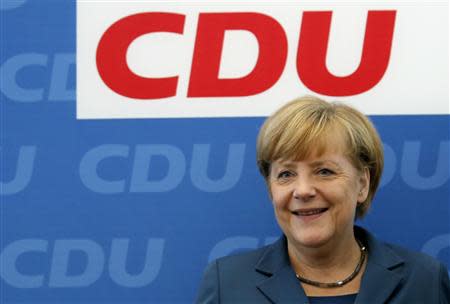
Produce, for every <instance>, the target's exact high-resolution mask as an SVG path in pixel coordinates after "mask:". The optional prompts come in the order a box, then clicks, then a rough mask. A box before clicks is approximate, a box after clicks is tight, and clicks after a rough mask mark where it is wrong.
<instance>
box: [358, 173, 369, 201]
mask: <svg viewBox="0 0 450 304" xmlns="http://www.w3.org/2000/svg"><path fill="white" fill-rule="evenodd" d="M369 187H370V172H369V168H367V167H364V169H363V170H362V172H361V174H360V176H359V193H358V203H363V202H364V201H365V200H366V199H367V196H368V195H369Z"/></svg>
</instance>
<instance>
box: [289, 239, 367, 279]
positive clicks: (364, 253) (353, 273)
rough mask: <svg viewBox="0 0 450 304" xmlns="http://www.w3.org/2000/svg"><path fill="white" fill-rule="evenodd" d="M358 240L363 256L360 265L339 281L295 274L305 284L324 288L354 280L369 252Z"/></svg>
mask: <svg viewBox="0 0 450 304" xmlns="http://www.w3.org/2000/svg"><path fill="white" fill-rule="evenodd" d="M356 241H357V242H358V245H359V249H360V250H361V257H360V258H359V262H358V265H356V268H355V270H354V271H353V272H352V273H351V274H350V275H349V276H348V277H346V278H345V279H343V280H340V281H337V282H332V283H323V282H317V281H313V280H309V279H307V278H304V277H302V276H300V275H299V274H297V273H296V274H295V276H296V277H297V279H298V280H299V281H300V282H303V283H305V284H308V285H313V286H316V287H322V288H334V287H342V286H344V285H345V284H347V283H348V282H350V281H351V280H353V279H354V278H355V277H356V276H357V275H358V273H359V271H360V270H361V268H362V265H363V264H364V260H365V258H366V254H367V248H366V247H365V246H363V245H362V244H361V243H360V242H359V241H358V240H356Z"/></svg>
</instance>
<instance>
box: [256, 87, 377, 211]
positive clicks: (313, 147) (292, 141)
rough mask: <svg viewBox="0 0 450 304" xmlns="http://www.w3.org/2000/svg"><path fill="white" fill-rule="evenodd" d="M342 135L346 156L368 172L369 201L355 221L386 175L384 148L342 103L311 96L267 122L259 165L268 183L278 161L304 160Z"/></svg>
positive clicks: (366, 121) (260, 138)
mask: <svg viewBox="0 0 450 304" xmlns="http://www.w3.org/2000/svg"><path fill="white" fill-rule="evenodd" d="M335 132H339V133H340V134H342V135H343V136H344V138H345V140H346V143H345V147H346V148H347V151H346V155H347V156H348V158H349V160H350V161H351V162H352V164H353V165H354V166H355V168H356V169H357V170H359V171H361V172H362V170H364V168H367V169H368V170H369V174H370V184H369V193H368V196H367V199H366V200H365V201H364V202H362V203H360V204H358V207H357V209H356V217H357V218H362V217H363V216H364V215H365V214H366V213H367V210H368V209H369V206H370V204H371V202H372V199H373V197H374V195H375V192H376V190H377V188H378V185H379V182H380V179H381V174H382V172H383V164H384V159H383V146H382V143H381V140H380V137H379V135H378V133H377V131H376V130H375V128H374V126H373V125H372V123H371V122H370V120H369V119H368V118H367V116H365V115H364V114H362V113H361V112H359V111H358V110H356V109H354V108H352V107H350V106H347V105H345V104H341V103H329V102H326V101H324V100H321V99H319V98H316V97H312V96H303V97H300V98H298V99H295V100H293V101H291V102H289V103H287V104H286V105H284V106H283V107H281V108H280V109H279V110H278V111H276V112H275V113H274V114H273V115H271V116H270V117H269V118H267V120H266V121H265V122H264V124H263V126H262V127H261V130H260V132H259V135H258V141H257V146H256V153H257V163H258V168H259V170H260V172H261V174H262V175H263V176H264V178H265V179H266V182H268V178H269V175H270V167H271V164H272V162H273V161H275V160H294V161H298V160H302V159H305V158H307V157H308V156H310V155H311V153H313V152H314V153H318V155H321V154H322V153H324V152H325V151H326V149H327V148H329V144H328V138H329V137H328V136H330V135H331V136H332V135H334V134H336V133H335Z"/></svg>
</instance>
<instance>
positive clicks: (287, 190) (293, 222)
mask: <svg viewBox="0 0 450 304" xmlns="http://www.w3.org/2000/svg"><path fill="white" fill-rule="evenodd" d="M339 146H342V144H341V145H339V142H337V143H336V144H335V145H333V144H332V143H330V148H329V149H328V150H327V151H326V152H325V153H323V154H322V155H320V156H311V157H308V159H304V160H301V161H275V162H273V163H272V166H271V172H270V176H269V187H270V192H271V195H272V200H273V205H274V209H275V215H276V218H277V221H278V223H279V225H280V227H281V229H282V230H283V232H284V233H285V235H286V237H287V238H288V240H289V242H292V243H293V245H296V246H300V247H312V248H314V247H319V246H322V245H324V244H326V243H327V242H329V241H339V240H340V239H345V238H348V237H349V236H350V234H353V222H354V218H355V211H356V206H357V203H361V202H363V201H364V200H365V199H366V198H367V194H368V188H369V173H368V170H364V172H359V171H358V170H357V169H356V168H355V167H354V166H353V165H352V163H351V162H350V160H349V159H348V158H347V157H346V156H345V155H344V154H343V152H342V151H343V149H342V147H341V148H340V147H339ZM312 154H313V155H314V153H312Z"/></svg>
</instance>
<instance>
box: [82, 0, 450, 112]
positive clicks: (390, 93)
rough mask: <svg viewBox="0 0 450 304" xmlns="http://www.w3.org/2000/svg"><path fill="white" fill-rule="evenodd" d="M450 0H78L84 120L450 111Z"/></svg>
mask: <svg viewBox="0 0 450 304" xmlns="http://www.w3.org/2000/svg"><path fill="white" fill-rule="evenodd" d="M448 45H449V31H448V4H447V3H446V2H436V3H429V2H425V1H423V3H420V2H418V1H416V2H410V3H408V2H405V1H391V2H379V3H372V4H370V3H359V2H342V3H339V2H333V4H332V5H330V2H328V1H316V2H314V3H313V4H311V3H310V4H304V3H294V2H281V3H279V2H272V3H271V2H263V3H259V4H257V3H255V2H243V1H242V2H238V1H234V2H232V4H230V3H228V2H227V3H225V2H189V1H182V2H179V3H174V2H155V1H123V2H122V1H118V2H111V1H103V2H101V1H78V2H77V118H79V119H96V118H158V117H160V118H170V117H252V116H267V115H269V114H270V113H272V112H273V111H274V110H275V109H277V108H278V107H280V105H281V104H283V103H285V102H287V101H289V100H291V99H293V98H295V97H298V96H301V95H305V94H313V95H318V96H322V97H323V98H325V99H326V100H340V101H344V102H347V103H349V104H352V105H354V106H355V107H357V108H359V109H360V110H362V111H363V112H365V113H366V114H369V115H394V114H407V115H408V114H449V113H450V110H449V91H448V86H449V85H448V84H449V76H448V67H449V60H448Z"/></svg>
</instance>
